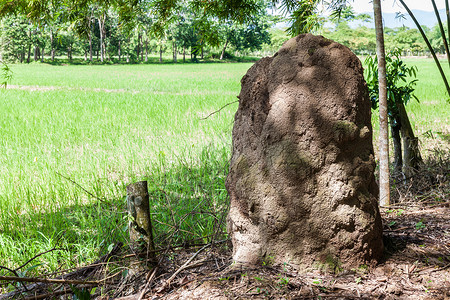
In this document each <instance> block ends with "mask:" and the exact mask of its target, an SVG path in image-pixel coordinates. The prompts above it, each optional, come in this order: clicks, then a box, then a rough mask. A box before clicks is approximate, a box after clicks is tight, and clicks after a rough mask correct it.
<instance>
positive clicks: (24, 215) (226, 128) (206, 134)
mask: <svg viewBox="0 0 450 300" xmlns="http://www.w3.org/2000/svg"><path fill="white" fill-rule="evenodd" d="M406 62H407V63H408V64H415V65H417V66H418V68H419V73H418V76H419V82H418V86H417V93H416V95H417V96H418V98H419V99H420V101H421V102H420V103H414V102H413V103H410V104H409V105H408V106H407V109H408V111H409V114H410V118H411V121H412V123H413V125H414V128H415V130H416V134H417V135H418V136H419V138H420V140H421V145H422V150H423V154H424V156H426V155H427V153H428V152H430V151H431V150H432V149H448V146H449V140H450V138H449V137H450V121H449V119H450V109H449V108H450V104H449V103H448V102H447V98H448V97H447V95H446V92H445V89H444V85H443V83H442V80H441V79H440V77H439V74H438V71H437V69H436V67H435V66H434V63H433V61H432V60H430V59H408V60H407V61H406ZM250 66H251V64H250V63H205V64H162V65H158V64H148V65H96V66H90V65H83V66H74V65H59V66H54V65H48V64H28V65H26V64H22V65H12V66H10V67H11V69H12V71H13V80H12V82H11V83H10V85H9V87H8V89H2V90H0V265H1V266H4V267H7V268H9V269H15V268H17V267H19V266H20V265H22V264H23V263H24V262H26V261H27V260H28V259H30V258H32V257H33V256H35V255H37V254H39V253H41V252H44V251H47V250H51V249H54V250H53V251H50V252H49V253H46V254H44V255H41V256H39V257H38V258H36V259H34V260H33V261H32V262H30V263H29V264H27V266H25V267H23V268H20V269H18V271H19V272H21V273H20V274H21V275H23V276H26V275H27V274H35V273H40V274H45V273H49V272H53V271H55V270H64V269H70V268H73V267H77V266H80V265H83V264H86V263H87V262H91V261H93V260H95V259H96V258H98V257H99V256H100V255H102V254H105V253H106V252H108V250H109V249H111V246H112V245H114V244H115V243H117V242H119V241H121V242H125V243H126V240H127V234H128V233H127V222H128V221H127V215H126V203H125V196H126V191H125V188H126V186H127V185H128V184H130V183H132V182H135V181H138V180H147V181H148V183H149V192H150V201H151V207H152V219H153V223H154V226H155V228H154V230H155V235H156V243H157V245H166V244H170V243H172V244H177V243H178V244H179V243H183V241H185V240H192V239H197V240H199V241H203V242H205V241H207V240H208V239H211V238H213V237H217V236H218V235H222V234H223V230H224V226H223V216H224V212H226V209H227V194H226V190H225V186H224V181H225V178H226V174H227V168H228V159H229V157H230V149H231V130H232V126H233V118H234V113H235V111H236V109H237V106H238V104H237V103H233V104H231V105H228V106H226V107H225V108H223V109H222V110H220V112H217V113H215V114H212V115H211V116H209V117H208V118H206V119H205V117H207V116H208V115H210V114H211V113H212V112H215V111H217V110H218V109H220V108H222V107H223V106H225V105H226V104H228V103H231V102H235V101H236V100H237V98H236V96H237V95H238V94H239V91H240V79H241V78H242V76H243V75H244V74H245V72H246V71H247V70H248V68H249V67H250ZM376 113H377V112H376ZM376 113H374V116H373V120H374V129H375V131H377V130H378V126H377V124H376V120H377V117H376ZM375 135H376V134H375ZM375 144H376V140H375ZM445 151H446V150H445ZM430 153H431V152H430ZM2 274H3V275H7V274H9V271H8V270H5V269H0V275H2Z"/></svg>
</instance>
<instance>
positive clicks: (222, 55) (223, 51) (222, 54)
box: [219, 39, 228, 60]
mask: <svg viewBox="0 0 450 300" xmlns="http://www.w3.org/2000/svg"><path fill="white" fill-rule="evenodd" d="M227 46H228V39H227V40H226V41H225V46H224V47H223V49H222V53H221V54H220V58H219V59H220V60H222V59H223V57H224V55H225V50H226V49H227Z"/></svg>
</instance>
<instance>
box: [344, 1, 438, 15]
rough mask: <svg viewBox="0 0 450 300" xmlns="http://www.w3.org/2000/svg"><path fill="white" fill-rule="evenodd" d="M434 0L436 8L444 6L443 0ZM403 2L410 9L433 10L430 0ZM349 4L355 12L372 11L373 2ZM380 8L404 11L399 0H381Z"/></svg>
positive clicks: (387, 11) (388, 10) (387, 10)
mask: <svg viewBox="0 0 450 300" xmlns="http://www.w3.org/2000/svg"><path fill="white" fill-rule="evenodd" d="M435 1H436V5H437V7H438V9H442V8H445V1H444V0H435ZM404 2H405V3H406V5H408V6H409V8H410V9H417V10H424V11H433V6H432V4H431V0H404ZM351 5H352V6H353V9H354V10H355V12H357V13H362V12H371V11H373V4H372V2H371V1H370V0H354V1H353V2H351ZM381 10H382V11H383V13H385V12H386V13H395V12H399V11H401V12H405V10H404V9H403V7H402V5H401V3H400V1H398V0H382V1H381Z"/></svg>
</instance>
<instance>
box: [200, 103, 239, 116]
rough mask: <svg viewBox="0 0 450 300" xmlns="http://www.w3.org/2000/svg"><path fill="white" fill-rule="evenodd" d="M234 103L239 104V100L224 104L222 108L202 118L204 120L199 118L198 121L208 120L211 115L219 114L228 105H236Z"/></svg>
mask: <svg viewBox="0 0 450 300" xmlns="http://www.w3.org/2000/svg"><path fill="white" fill-rule="evenodd" d="M236 102H239V100H236V101H233V102H230V103H227V104H225V105H224V106H222V107H221V108H219V109H218V110H216V111H213V112H212V113H210V114H209V115H207V116H206V117H204V118H201V119H200V120H206V119H208V118H209V117H211V116H212V115H214V114H217V113H219V112H220V111H221V110H222V109H224V108H225V107H227V106H228V105H231V104H234V103H236Z"/></svg>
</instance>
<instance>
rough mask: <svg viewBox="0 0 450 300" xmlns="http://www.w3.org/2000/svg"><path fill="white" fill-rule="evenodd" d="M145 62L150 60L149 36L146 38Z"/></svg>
mask: <svg viewBox="0 0 450 300" xmlns="http://www.w3.org/2000/svg"><path fill="white" fill-rule="evenodd" d="M145 62H148V38H146V39H145Z"/></svg>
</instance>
